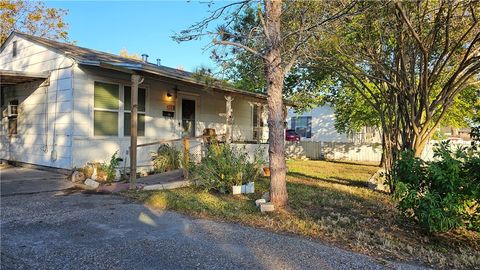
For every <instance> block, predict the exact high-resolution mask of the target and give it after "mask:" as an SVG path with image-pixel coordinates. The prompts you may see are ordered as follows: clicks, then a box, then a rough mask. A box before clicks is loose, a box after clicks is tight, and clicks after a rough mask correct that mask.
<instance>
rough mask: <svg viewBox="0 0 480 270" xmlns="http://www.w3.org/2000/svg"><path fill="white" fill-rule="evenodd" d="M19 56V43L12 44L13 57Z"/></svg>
mask: <svg viewBox="0 0 480 270" xmlns="http://www.w3.org/2000/svg"><path fill="white" fill-rule="evenodd" d="M15 56H17V41H16V40H15V41H13V42H12V57H15Z"/></svg>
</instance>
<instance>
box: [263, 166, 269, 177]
mask: <svg viewBox="0 0 480 270" xmlns="http://www.w3.org/2000/svg"><path fill="white" fill-rule="evenodd" d="M263 176H266V177H269V176H270V167H267V166H265V167H263Z"/></svg>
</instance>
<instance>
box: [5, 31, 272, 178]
mask: <svg viewBox="0 0 480 270" xmlns="http://www.w3.org/2000/svg"><path fill="white" fill-rule="evenodd" d="M144 60H145V61H139V60H134V59H127V58H123V57H120V56H117V55H112V54H108V53H103V52H99V51H95V50H91V49H86V48H82V47H78V46H74V45H71V44H66V43H60V42H55V41H52V40H48V39H44V38H39V37H35V36H30V35H26V34H22V33H18V32H14V33H12V34H11V35H10V36H9V37H8V39H7V40H6V41H5V43H4V44H2V45H1V47H0V85H1V99H0V100H1V102H0V105H1V108H2V112H4V115H2V120H1V133H0V140H1V145H0V159H5V160H11V161H18V162H25V163H32V164H37V165H43V166H49V167H56V168H65V169H71V168H73V167H80V166H83V165H85V163H86V162H90V161H103V160H107V159H108V158H109V157H110V156H111V155H112V154H113V153H114V152H115V151H117V150H119V155H120V156H121V157H123V158H125V159H128V148H129V146H130V137H129V135H130V99H131V98H130V93H131V89H130V82H131V80H130V78H131V73H132V72H135V73H136V74H140V75H141V76H143V77H144V81H143V83H142V84H141V85H140V86H139V91H138V100H139V106H138V111H139V112H138V135H139V137H138V143H139V144H140V143H149V142H153V141H158V140H165V139H177V138H181V137H182V136H185V135H186V136H189V137H194V136H198V135H202V133H203V131H204V129H205V128H213V129H215V131H216V133H217V134H224V133H226V131H227V126H229V127H231V130H232V134H233V135H232V139H233V141H240V142H252V141H254V142H260V141H266V134H268V131H267V127H266V114H265V110H264V109H263V108H264V104H265V103H266V95H262V94H257V93H252V92H247V91H242V90H239V89H234V88H228V87H226V88H223V87H222V88H218V87H211V88H208V89H207V87H206V86H205V85H204V84H203V83H202V82H199V81H198V80H195V79H194V78H193V77H192V74H191V73H189V72H185V71H182V70H178V69H173V68H168V67H165V66H161V65H155V64H152V63H149V62H147V61H146V59H144ZM228 97H231V98H233V101H232V102H231V107H232V111H233V112H232V116H233V118H232V120H231V121H230V124H229V125H227V124H226V122H227V121H226V98H228ZM155 147H158V146H155ZM150 151H152V148H150V149H146V148H139V153H138V162H137V163H138V164H146V163H148V162H149V160H150ZM128 162H129V161H128V160H127V161H126V164H128Z"/></svg>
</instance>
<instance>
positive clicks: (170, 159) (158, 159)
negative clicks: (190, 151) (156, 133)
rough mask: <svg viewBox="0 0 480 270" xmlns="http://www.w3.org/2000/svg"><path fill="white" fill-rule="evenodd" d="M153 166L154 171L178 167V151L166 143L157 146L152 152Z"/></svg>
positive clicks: (165, 170) (159, 171)
mask: <svg viewBox="0 0 480 270" xmlns="http://www.w3.org/2000/svg"><path fill="white" fill-rule="evenodd" d="M152 161H153V168H154V170H155V172H156V173H162V172H167V171H171V170H176V169H178V168H180V151H179V150H177V149H175V148H174V147H172V146H170V145H168V144H162V145H160V147H158V150H157V153H153V154H152Z"/></svg>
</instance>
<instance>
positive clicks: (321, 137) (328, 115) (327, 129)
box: [287, 106, 349, 142]
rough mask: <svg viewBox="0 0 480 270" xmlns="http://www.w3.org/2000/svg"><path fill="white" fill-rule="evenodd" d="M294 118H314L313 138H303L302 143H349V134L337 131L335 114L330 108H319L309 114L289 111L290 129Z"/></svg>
mask: <svg viewBox="0 0 480 270" xmlns="http://www.w3.org/2000/svg"><path fill="white" fill-rule="evenodd" d="M294 116H311V117H312V138H308V139H307V138H302V141H324V142H348V141H349V139H348V137H347V134H342V133H338V132H337V131H336V130H335V114H334V112H333V109H332V108H331V107H330V106H319V107H317V108H314V109H312V110H311V111H309V112H305V113H303V114H296V113H295V111H294V110H293V109H289V110H288V119H287V121H288V128H290V127H291V124H292V123H291V119H292V117H294Z"/></svg>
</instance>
